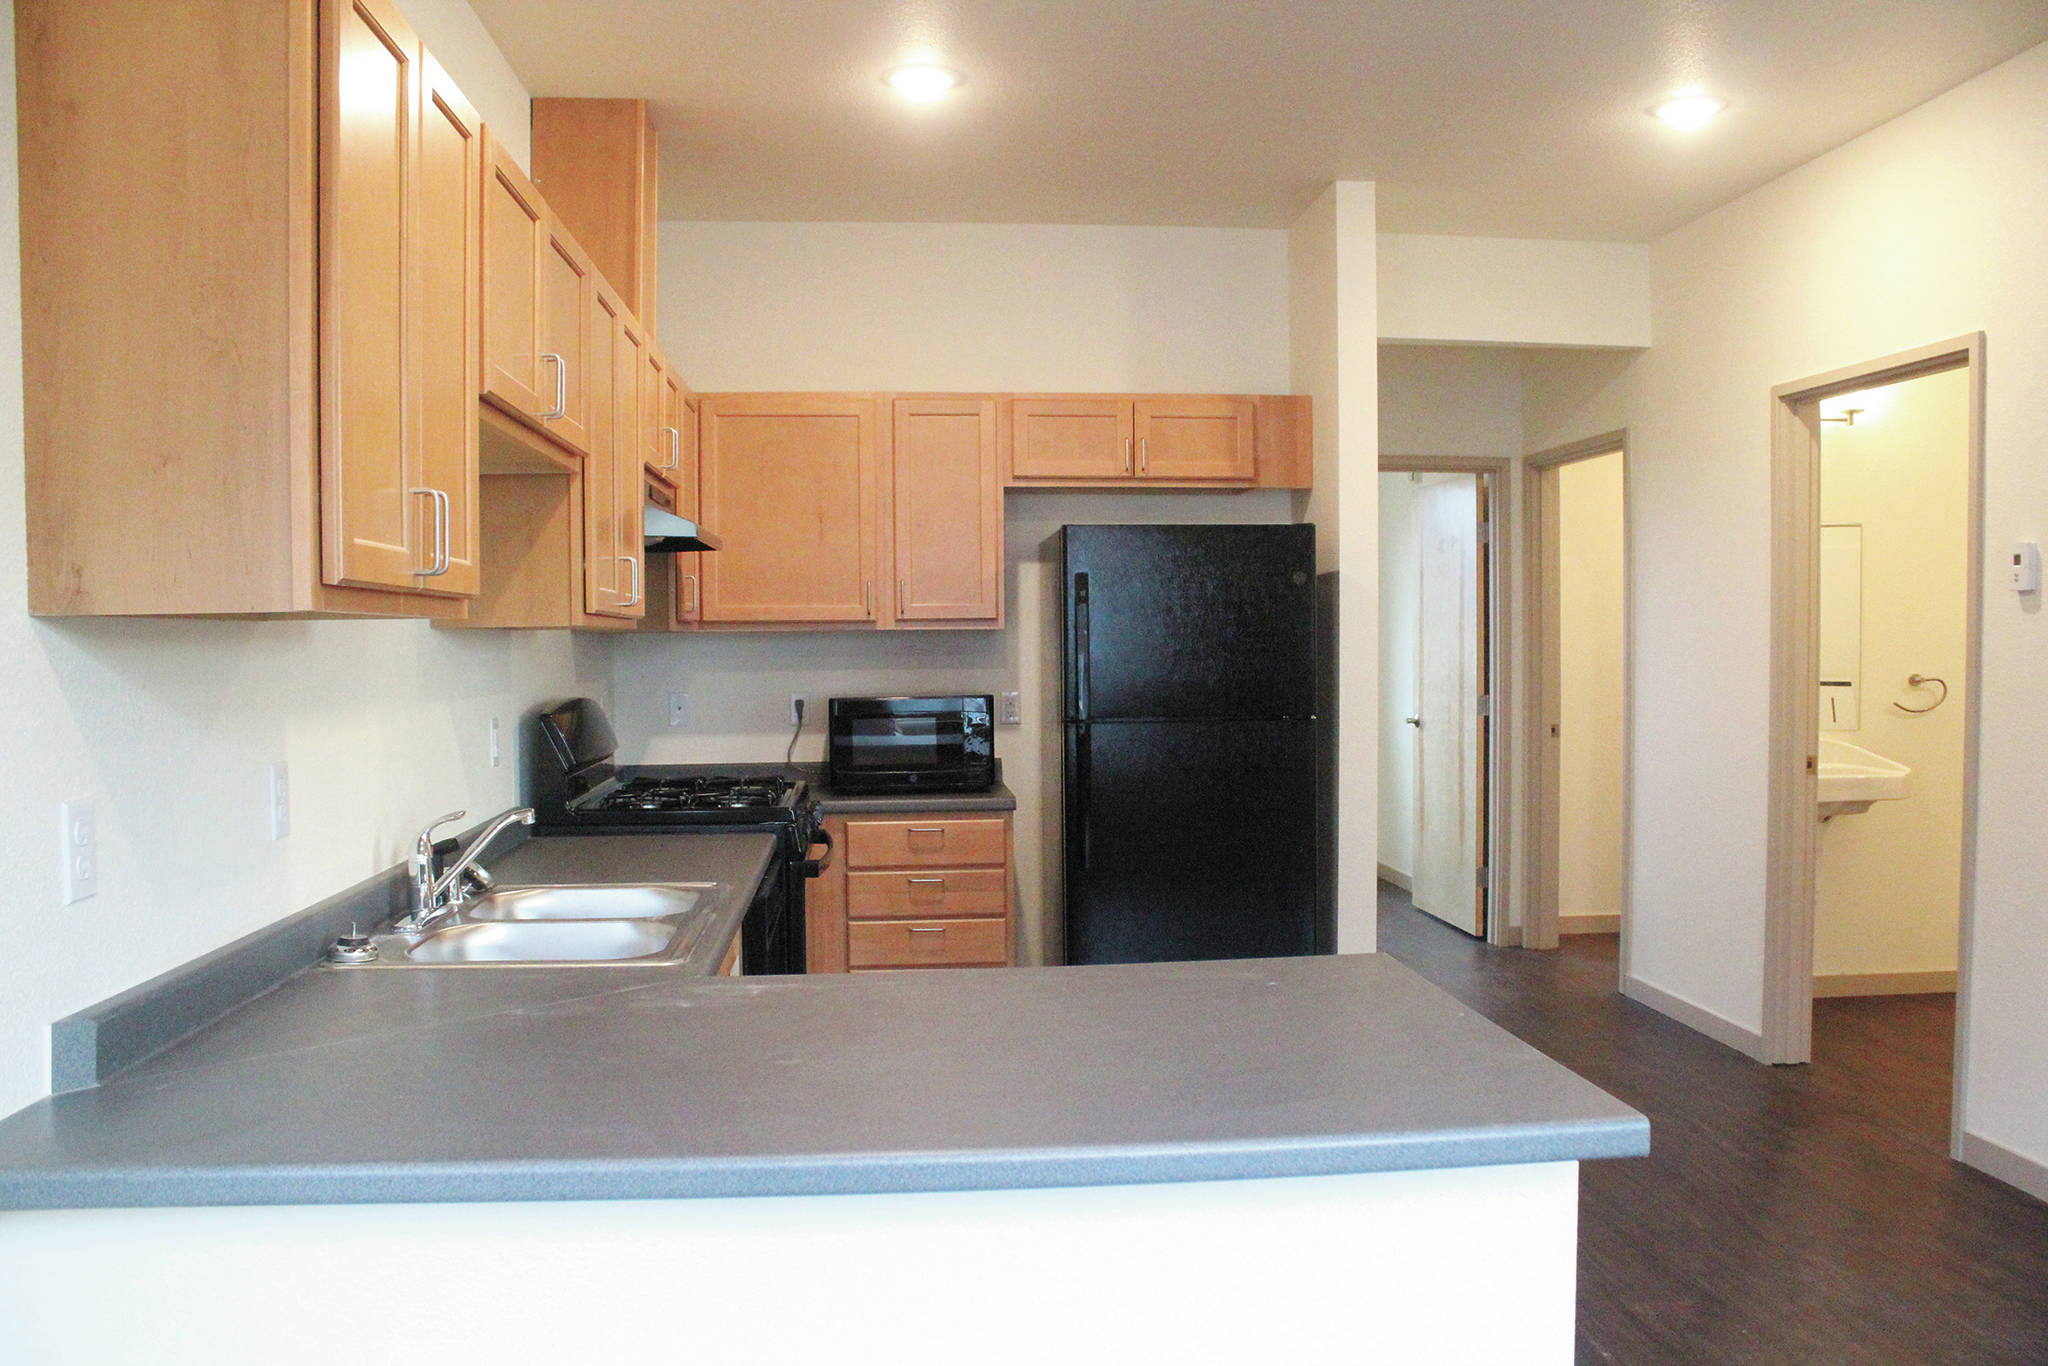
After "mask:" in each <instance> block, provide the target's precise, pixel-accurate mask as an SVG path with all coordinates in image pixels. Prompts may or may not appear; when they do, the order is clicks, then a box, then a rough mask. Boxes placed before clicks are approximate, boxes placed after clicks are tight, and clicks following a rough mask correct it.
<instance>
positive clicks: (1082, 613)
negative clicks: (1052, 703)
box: [1074, 574, 1091, 721]
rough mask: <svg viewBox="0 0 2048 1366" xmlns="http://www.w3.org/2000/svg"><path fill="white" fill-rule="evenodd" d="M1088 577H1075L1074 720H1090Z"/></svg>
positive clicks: (1078, 575) (1077, 575) (1080, 575)
mask: <svg viewBox="0 0 2048 1366" xmlns="http://www.w3.org/2000/svg"><path fill="white" fill-rule="evenodd" d="M1090 672H1091V669H1090V665H1089V660H1088V576H1087V575H1086V574H1076V575H1074V718H1075V719H1076V720H1079V721H1086V720H1087V719H1088V693H1089V686H1088V684H1089V678H1088V675H1089V673H1090Z"/></svg>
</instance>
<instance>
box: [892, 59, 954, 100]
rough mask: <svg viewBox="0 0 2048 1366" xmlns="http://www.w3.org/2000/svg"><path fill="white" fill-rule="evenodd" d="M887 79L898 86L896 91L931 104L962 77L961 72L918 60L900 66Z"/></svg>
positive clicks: (910, 98) (909, 98) (909, 97)
mask: <svg viewBox="0 0 2048 1366" xmlns="http://www.w3.org/2000/svg"><path fill="white" fill-rule="evenodd" d="M885 79H886V80H887V81H888V82H889V84H891V85H893V86H895V87H896V93H897V94H899V95H901V96H903V98H905V99H907V100H916V101H917V102H918V103H919V104H929V103H931V102H932V101H933V100H935V99H938V98H939V97H940V96H941V95H944V94H945V93H946V92H947V91H949V90H951V89H952V88H953V87H954V86H956V85H958V84H960V81H961V79H962V77H961V75H960V73H959V72H957V71H954V70H951V69H949V68H947V67H943V66H934V65H933V64H932V63H930V62H918V63H915V64H913V65H910V66H899V67H897V68H896V69H895V70H894V71H891V72H890V73H889V74H888V76H887V77H885Z"/></svg>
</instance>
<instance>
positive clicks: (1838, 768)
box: [1820, 735, 1913, 820]
mask: <svg viewBox="0 0 2048 1366" xmlns="http://www.w3.org/2000/svg"><path fill="white" fill-rule="evenodd" d="M1912 774H1913V770H1912V769H1910V768H1908V767H1906V766H1905V765H1904V764H1902V763H1900V762H1898V761H1897V760H1896V759H1887V758H1885V757H1884V756H1883V755H1882V754H1873V753H1872V752H1871V751H1869V750H1867V749H1864V748H1863V747H1862V746H1861V745H1852V744H1850V743H1849V742H1848V741H1847V740H1837V739H1835V738H1834V737H1833V736H1826V735H1824V736H1822V737H1821V741H1820V818H1821V819H1822V820H1829V819H1832V818H1833V817H1835V816H1847V815H1854V814H1856V813H1857V812H1862V811H1868V810H1869V809H1870V804H1871V803H1872V802H1890V801H1897V800H1899V799H1900V798H1901V797H1904V796H1905V795H1906V794H1907V791H1908V783H1907V779H1909V778H1910V777H1912Z"/></svg>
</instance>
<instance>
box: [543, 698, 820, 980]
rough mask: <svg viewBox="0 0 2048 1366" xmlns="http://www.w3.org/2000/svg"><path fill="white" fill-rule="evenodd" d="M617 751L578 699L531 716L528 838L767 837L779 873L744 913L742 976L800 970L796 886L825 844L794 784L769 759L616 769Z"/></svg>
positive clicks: (600, 713)
mask: <svg viewBox="0 0 2048 1366" xmlns="http://www.w3.org/2000/svg"><path fill="white" fill-rule="evenodd" d="M618 747H619V742H618V737H617V735H616V734H615V733H614V732H613V730H612V727H611V722H610V721H609V720H608V719H607V718H606V717H605V714H604V709H603V708H602V707H600V706H598V704H597V703H596V702H594V701H592V700H591V699H589V698H587V697H579V698H576V699H573V700H571V701H568V702H562V703H559V704H557V705H555V706H552V707H549V708H548V709H547V710H545V711H543V712H542V713H541V714H540V715H539V716H538V717H537V718H536V719H535V722H534V732H533V733H532V734H530V735H529V738H528V744H527V746H526V751H527V752H526V781H527V805H529V806H531V807H532V808H533V809H534V817H535V819H534V834H535V835H537V836H547V835H630V834H684V833H695V834H769V835H774V836H775V837H776V847H777V858H778V862H779V872H778V873H777V875H776V876H772V877H770V878H768V879H766V880H765V881H764V883H763V891H764V894H769V893H772V894H771V895H766V896H765V899H764V900H763V901H762V902H759V903H757V905H756V907H755V909H754V910H752V911H749V912H748V915H747V919H746V922H745V924H744V925H743V927H742V938H741V961H742V963H743V964H744V970H745V971H747V972H749V973H772V972H802V971H803V970H804V928H803V926H804V918H803V890H804V889H803V884H804V880H805V879H806V878H807V877H816V876H817V875H818V870H819V868H820V866H821V865H820V863H818V862H816V861H813V860H812V859H811V857H810V855H811V851H812V849H813V848H814V847H817V846H823V847H824V848H825V849H827V850H829V849H830V847H831V841H830V838H829V837H828V836H827V835H826V834H825V832H824V829H823V826H822V823H821V822H820V821H819V819H818V809H817V803H816V802H815V801H813V800H812V799H811V798H810V796H809V794H808V792H807V791H806V789H805V785H804V783H803V782H802V781H801V780H800V779H797V778H794V777H791V776H788V775H786V774H784V773H777V772H773V771H771V770H772V768H773V766H772V765H761V766H758V767H750V766H745V765H740V766H734V767H733V768H731V769H720V768H710V767H703V766H698V765H658V764H648V765H637V766H635V765H627V766H623V767H622V766H620V764H619V763H618V762H617V758H618Z"/></svg>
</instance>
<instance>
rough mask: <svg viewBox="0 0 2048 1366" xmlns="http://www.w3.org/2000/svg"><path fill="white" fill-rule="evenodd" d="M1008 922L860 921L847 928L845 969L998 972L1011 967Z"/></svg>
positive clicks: (994, 920)
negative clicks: (977, 970)
mask: <svg viewBox="0 0 2048 1366" xmlns="http://www.w3.org/2000/svg"><path fill="white" fill-rule="evenodd" d="M1008 924H1009V922H1008V921H1005V920H1001V919H993V920H860V921H854V922H851V923H849V924H848V925H847V927H846V963H847V966H848V967H850V968H853V969H855V970H858V969H861V968H998V967H1002V966H1004V965H1005V964H1007V963H1008V962H1009V961H1010V945H1009V933H1008Z"/></svg>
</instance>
